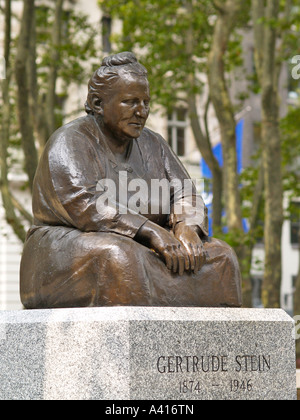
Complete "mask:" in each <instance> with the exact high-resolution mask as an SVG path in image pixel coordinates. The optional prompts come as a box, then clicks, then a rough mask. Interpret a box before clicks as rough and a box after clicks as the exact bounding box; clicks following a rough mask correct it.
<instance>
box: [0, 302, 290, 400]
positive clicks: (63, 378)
mask: <svg viewBox="0 0 300 420" xmlns="http://www.w3.org/2000/svg"><path fill="white" fill-rule="evenodd" d="M293 329H294V323H293V320H292V319H291V318H290V317H289V316H288V315H287V314H286V313H285V312H284V311H282V310H273V309H227V308H226V309H215V308H149V307H148V308H140V307H114V308H83V309H54V310H34V311H13V312H9V311H1V312H0V399H2V400H14V399H17V400H57V399H58V400H78V399H79V400H93V399H94V400H205V399H217V400H226V399H229V400H246V399H252V400H255V399H259V400H272V399H276V400H277V399H279V400H282V399H288V400H295V399H296V398H297V397H296V362H295V341H294V339H293V334H292V332H293Z"/></svg>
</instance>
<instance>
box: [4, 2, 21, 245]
mask: <svg viewBox="0 0 300 420" xmlns="http://www.w3.org/2000/svg"><path fill="white" fill-rule="evenodd" d="M4 43H5V62H6V79H5V80H3V81H2V100H3V105H2V128H1V144H0V146H1V147H0V170H1V178H0V181H1V184H0V187H1V195H2V201H3V207H4V210H5V217H6V221H7V223H9V224H10V225H11V226H12V228H13V230H14V232H15V234H16V235H17V236H18V238H19V239H20V240H21V241H23V242H24V241H25V237H26V232H25V229H24V227H23V225H22V223H21V220H20V219H19V218H18V216H17V214H16V212H15V208H14V204H13V200H12V196H11V193H10V190H9V183H8V166H7V155H8V154H7V149H8V144H9V134H10V112H11V107H10V100H9V85H10V77H11V71H10V44H11V2H10V0H6V1H5V41H4Z"/></svg>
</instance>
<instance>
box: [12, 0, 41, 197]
mask: <svg viewBox="0 0 300 420" xmlns="http://www.w3.org/2000/svg"><path fill="white" fill-rule="evenodd" d="M23 3H24V9H23V16H22V22H21V32H20V36H19V42H18V49H17V56H16V63H15V74H16V82H17V87H18V89H17V102H18V116H19V125H20V131H21V135H22V147H23V151H24V156H25V170H26V173H27V175H28V178H29V185H30V188H31V189H32V185H33V179H34V175H35V172H36V168H37V163H38V155H37V150H36V146H35V139H34V132H33V122H32V118H31V113H30V100H29V76H28V65H27V63H28V57H29V56H30V38H31V36H30V35H31V29H32V24H33V15H34V0H24V1H23Z"/></svg>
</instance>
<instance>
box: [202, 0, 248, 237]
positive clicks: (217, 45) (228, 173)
mask: <svg viewBox="0 0 300 420" xmlns="http://www.w3.org/2000/svg"><path fill="white" fill-rule="evenodd" d="M214 3H217V2H214ZM243 3H244V2H243V1H237V0H227V1H226V2H225V4H222V5H220V4H219V3H218V4H216V6H217V7H218V10H219V11H218V19H217V21H216V24H215V30H214V36H213V42H212V48H211V52H210V54H209V59H208V80H209V87H210V95H211V100H212V103H213V105H214V109H215V112H216V116H217V118H218V121H219V124H220V130H221V139H222V147H223V158H224V168H223V186H224V195H225V208H226V217H227V225H228V228H229V230H230V231H234V230H237V231H242V212H241V199H240V193H239V179H238V174H237V154H236V134H235V129H236V121H235V118H234V112H233V106H232V103H231V99H230V95H229V92H228V88H227V83H226V79H225V61H224V55H225V53H226V51H227V48H228V42H229V38H230V35H231V34H232V31H233V29H234V27H235V25H236V24H237V21H238V20H237V19H238V14H239V13H240V12H241V10H242V8H243ZM219 7H220V8H221V9H219Z"/></svg>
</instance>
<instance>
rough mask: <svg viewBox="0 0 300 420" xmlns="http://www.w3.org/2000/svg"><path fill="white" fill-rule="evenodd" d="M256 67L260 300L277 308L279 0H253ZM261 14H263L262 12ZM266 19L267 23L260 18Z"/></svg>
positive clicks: (280, 217)
mask: <svg viewBox="0 0 300 420" xmlns="http://www.w3.org/2000/svg"><path fill="white" fill-rule="evenodd" d="M252 10H253V21H254V31H255V50H256V54H255V57H256V67H257V69H258V75H259V77H260V84H261V87H262V163H263V169H264V183H265V233H264V238H265V274H264V283H263V293H262V298H263V303H264V306H265V307H276V308H277V307H280V291H281V290H280V289H281V275H282V262H281V235H282V224H283V188H282V173H281V164H282V159H281V142H280V131H279V106H278V72H277V69H276V40H277V29H276V27H275V26H274V24H273V23H271V22H274V21H275V22H276V21H277V20H278V15H279V0H268V1H267V5H266V7H265V8H263V7H262V5H261V1H260V0H253V3H252ZM262 13H263V14H262ZM263 18H265V19H266V22H267V23H266V24H265V23H262V19H263Z"/></svg>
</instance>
